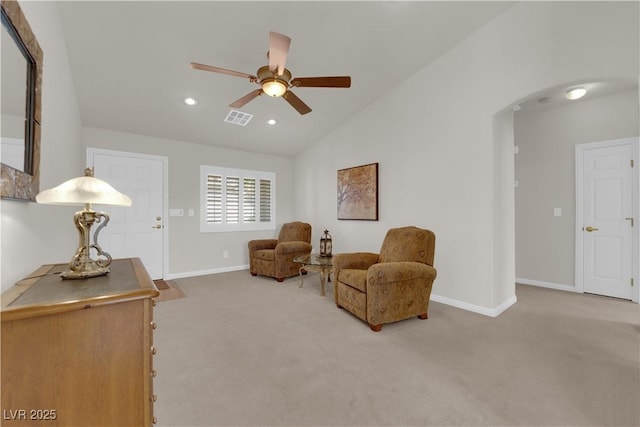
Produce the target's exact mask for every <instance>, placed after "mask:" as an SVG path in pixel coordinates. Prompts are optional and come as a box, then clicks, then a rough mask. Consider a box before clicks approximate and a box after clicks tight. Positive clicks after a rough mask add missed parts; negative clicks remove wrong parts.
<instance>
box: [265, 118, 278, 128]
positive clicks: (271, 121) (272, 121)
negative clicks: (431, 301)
mask: <svg viewBox="0 0 640 427" xmlns="http://www.w3.org/2000/svg"><path fill="white" fill-rule="evenodd" d="M267 123H269V124H270V125H271V126H273V125H275V124H276V123H278V122H277V121H276V119H269V120H267Z"/></svg>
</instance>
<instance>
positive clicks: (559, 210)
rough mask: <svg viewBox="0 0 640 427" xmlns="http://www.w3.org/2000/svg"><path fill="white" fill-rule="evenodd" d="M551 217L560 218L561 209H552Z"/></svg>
mask: <svg viewBox="0 0 640 427" xmlns="http://www.w3.org/2000/svg"><path fill="white" fill-rule="evenodd" d="M553 216H562V208H553Z"/></svg>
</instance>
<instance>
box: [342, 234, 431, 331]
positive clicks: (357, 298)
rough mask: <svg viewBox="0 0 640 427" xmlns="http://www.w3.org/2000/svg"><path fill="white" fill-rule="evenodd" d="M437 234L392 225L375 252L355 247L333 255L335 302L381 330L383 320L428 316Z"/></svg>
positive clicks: (374, 328) (372, 326) (391, 320)
mask: <svg viewBox="0 0 640 427" xmlns="http://www.w3.org/2000/svg"><path fill="white" fill-rule="evenodd" d="M435 242H436V236H435V234H433V232H432V231H430V230H424V229H421V228H417V227H403V228H392V229H390V230H389V231H388V232H387V235H386V237H385V239H384V242H383V243H382V248H381V249H380V254H374V253H369V252H356V253H350V254H337V255H334V257H333V267H334V273H335V286H334V297H335V301H336V305H337V306H338V307H340V308H344V309H346V310H347V311H349V312H351V313H352V314H354V315H355V316H357V317H359V318H360V319H362V320H364V321H365V322H367V323H368V324H369V327H370V328H371V329H372V330H373V331H376V332H378V331H380V330H381V329H382V324H384V323H390V322H395V321H398V320H403V319H408V318H410V317H413V316H418V317H419V318H420V319H426V318H427V311H428V309H429V298H430V296H431V287H432V285H433V281H434V280H435V278H436V274H437V272H436V269H435V268H433V257H434V251H435Z"/></svg>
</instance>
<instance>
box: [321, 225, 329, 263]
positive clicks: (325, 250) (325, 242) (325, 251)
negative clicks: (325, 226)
mask: <svg viewBox="0 0 640 427" xmlns="http://www.w3.org/2000/svg"><path fill="white" fill-rule="evenodd" d="M320 256H321V257H326V258H330V257H331V234H329V230H324V234H323V235H322V237H320Z"/></svg>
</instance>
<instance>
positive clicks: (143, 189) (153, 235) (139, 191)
mask: <svg viewBox="0 0 640 427" xmlns="http://www.w3.org/2000/svg"><path fill="white" fill-rule="evenodd" d="M166 163H167V160H166V158H164V157H159V156H149V155H143V154H136V153H126V152H120V151H110V150H101V149H93V148H88V149H87V166H88V167H91V166H93V168H94V176H95V177H96V178H100V179H102V180H104V181H106V182H108V183H109V184H111V185H112V186H113V187H114V188H115V189H116V190H118V191H120V192H122V193H124V194H126V195H128V196H129V197H131V199H132V201H133V204H132V205H131V207H120V206H98V205H96V206H95V207H94V208H95V209H96V210H101V211H104V212H107V213H108V214H109V216H110V220H109V224H108V225H107V227H105V228H104V229H103V230H102V231H101V232H100V236H99V239H100V246H101V247H102V248H103V249H104V250H105V251H106V252H108V253H109V254H110V255H111V256H112V257H113V258H114V259H115V258H130V257H137V258H140V259H141V260H142V263H143V264H144V266H145V268H146V269H147V271H148V272H149V275H150V276H151V278H152V279H153V280H156V279H161V278H162V277H163V271H164V267H163V265H164V240H165V239H164V235H165V233H164V224H165V218H164V213H165V212H164V211H165V208H164V205H165V203H164V193H165V192H164V181H165V178H164V177H165V170H166Z"/></svg>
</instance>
